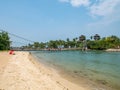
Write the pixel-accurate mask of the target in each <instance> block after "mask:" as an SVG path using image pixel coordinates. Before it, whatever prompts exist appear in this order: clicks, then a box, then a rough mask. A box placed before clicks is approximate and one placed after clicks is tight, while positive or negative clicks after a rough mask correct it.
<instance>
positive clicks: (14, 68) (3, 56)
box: [0, 52, 89, 90]
mask: <svg viewBox="0 0 120 90" xmlns="http://www.w3.org/2000/svg"><path fill="white" fill-rule="evenodd" d="M0 90H89V89H87V88H85V87H82V86H78V85H76V84H73V83H71V82H69V81H68V80H66V79H64V78H62V77H61V76H60V75H58V74H57V73H56V72H55V70H53V69H51V68H48V67H45V66H44V65H43V64H42V63H38V61H37V60H35V59H34V57H33V56H32V55H31V54H30V53H29V52H15V55H9V54H8V52H0Z"/></svg>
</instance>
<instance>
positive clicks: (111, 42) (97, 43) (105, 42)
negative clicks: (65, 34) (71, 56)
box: [27, 34, 120, 50]
mask: <svg viewBox="0 0 120 90" xmlns="http://www.w3.org/2000/svg"><path fill="white" fill-rule="evenodd" d="M27 48H29V49H30V48H33V49H37V50H39V49H49V48H51V49H63V48H67V49H68V48H75V49H76V48H78V49H83V48H87V49H91V50H105V49H109V48H120V38H119V37H117V36H115V35H112V36H109V37H103V38H101V36H100V35H99V34H95V35H94V36H91V37H90V38H89V39H86V36H85V35H80V36H79V37H75V38H73V39H72V40H70V39H69V38H67V39H66V40H50V41H49V42H47V43H43V42H41V43H40V42H34V44H29V45H28V46H27Z"/></svg>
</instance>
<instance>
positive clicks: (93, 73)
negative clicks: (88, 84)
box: [32, 51, 120, 90]
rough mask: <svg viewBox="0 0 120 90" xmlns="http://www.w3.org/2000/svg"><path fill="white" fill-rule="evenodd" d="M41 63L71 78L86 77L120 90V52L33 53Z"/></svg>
mask: <svg viewBox="0 0 120 90" xmlns="http://www.w3.org/2000/svg"><path fill="white" fill-rule="evenodd" d="M32 53H33V54H34V55H36V56H37V57H39V58H40V59H42V60H41V62H43V63H46V64H49V65H50V66H52V65H54V66H56V67H58V68H61V69H62V70H64V71H65V72H66V71H67V73H68V72H69V74H71V75H72V74H73V77H75V76H76V77H77V78H79V77H81V76H82V77H87V78H89V79H90V80H93V81H96V82H98V83H101V84H104V85H109V86H111V87H113V88H116V89H118V90H120V84H119V83H120V60H119V59H120V52H102V51H88V52H82V51H35V52H32Z"/></svg>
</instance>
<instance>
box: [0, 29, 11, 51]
mask: <svg viewBox="0 0 120 90" xmlns="http://www.w3.org/2000/svg"><path fill="white" fill-rule="evenodd" d="M9 49H10V38H9V36H8V33H7V32H4V31H3V32H0V50H9Z"/></svg>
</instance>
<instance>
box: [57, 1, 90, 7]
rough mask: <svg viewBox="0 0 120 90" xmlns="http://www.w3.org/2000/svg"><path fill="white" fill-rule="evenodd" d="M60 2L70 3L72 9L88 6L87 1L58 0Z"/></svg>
mask: <svg viewBox="0 0 120 90" xmlns="http://www.w3.org/2000/svg"><path fill="white" fill-rule="evenodd" d="M59 1H60V2H67V3H70V4H71V5H72V6H73V7H79V6H82V5H83V6H89V4H90V2H89V0H59Z"/></svg>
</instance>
